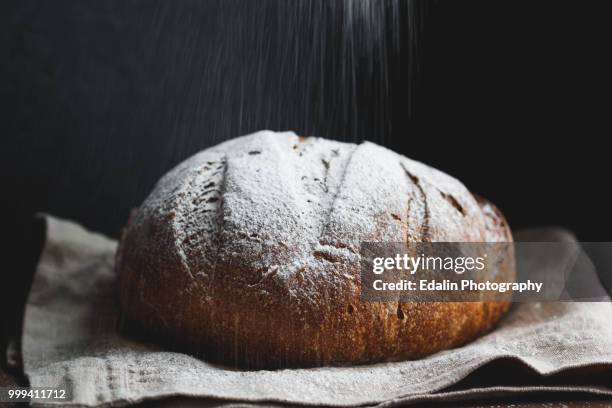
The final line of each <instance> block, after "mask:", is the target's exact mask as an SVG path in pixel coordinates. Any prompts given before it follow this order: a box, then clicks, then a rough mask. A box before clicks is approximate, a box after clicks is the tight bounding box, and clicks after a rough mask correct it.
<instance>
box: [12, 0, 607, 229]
mask: <svg viewBox="0 0 612 408" xmlns="http://www.w3.org/2000/svg"><path fill="white" fill-rule="evenodd" d="M604 3H605V2H602V3H601V9H597V7H596V4H595V3H591V2H589V3H579V2H559V1H524V2H522V1H516V0H514V1H489V0H484V1H455V0H448V1H438V2H434V1H430V2H425V1H423V2H412V3H410V2H408V1H406V2H395V1H393V0H387V1H371V0H370V1H368V0H362V1H353V2H351V1H350V0H346V1H326V0H320V1H285V0H278V1H273V0H258V1H251V0H215V1H202V2H197V1H176V2H175V1H165V2H163V1H160V2H154V1H133V0H128V1H81V0H73V1H54V2H46V1H32V0H25V1H15V2H12V1H9V2H3V3H2V6H1V7H2V9H3V10H2V17H1V18H2V19H3V21H2V28H1V30H2V31H3V32H2V39H1V40H0V41H2V47H3V50H2V54H1V56H0V58H1V62H2V66H1V70H2V72H1V74H2V75H1V76H0V78H2V79H1V80H2V113H3V119H2V121H1V122H2V124H1V125H0V126H1V129H2V135H1V138H2V149H1V154H2V169H1V170H2V171H1V176H0V177H2V179H1V180H0V181H1V183H2V191H3V194H2V195H3V200H2V201H3V206H5V208H6V209H5V211H4V217H5V218H6V223H5V226H6V228H7V229H5V233H8V234H11V233H12V232H11V231H17V230H19V229H20V228H22V226H23V225H24V224H25V223H27V222H28V220H29V219H30V217H31V215H32V214H33V213H34V212H35V211H45V212H50V213H52V214H56V215H58V216H62V217H67V218H70V219H75V220H78V221H80V222H82V223H84V224H85V225H86V226H87V227H90V228H93V229H95V230H100V231H103V232H105V233H107V234H109V235H112V236H117V235H118V233H119V230H120V228H121V226H122V225H123V223H124V222H125V219H126V217H127V214H128V210H129V209H130V208H131V207H133V206H137V205H138V204H139V203H140V202H141V201H142V200H143V198H144V197H145V196H146V194H147V192H148V191H149V190H150V189H151V188H152V186H153V184H154V183H155V181H156V180H157V179H158V178H159V176H160V175H161V174H163V173H164V172H165V171H167V170H168V169H169V168H170V167H172V166H173V165H174V164H176V163H177V162H179V161H180V160H182V159H183V158H185V157H187V156H189V155H191V154H192V153H194V152H195V151H197V150H200V149H202V148H205V147H207V146H210V145H212V144H215V143H217V142H219V141H221V140H224V139H227V138H230V137H234V136H238V135H240V134H244V133H248V132H251V131H255V130H258V129H262V128H270V129H275V130H283V129H292V130H295V131H296V132H298V133H301V134H306V135H313V134H314V135H320V136H325V137H330V138H335V139H339V140H347V141H359V140H362V139H369V140H371V141H374V142H377V143H380V144H383V145H386V146H388V147H389V148H391V149H394V150H396V151H399V152H401V153H403V154H405V155H407V156H409V157H411V158H414V159H417V160H420V161H423V162H425V163H428V164H430V165H433V166H435V167H437V168H439V169H441V170H443V171H446V172H447V173H450V174H452V175H454V176H456V177H457V178H459V179H460V180H462V181H463V182H464V183H465V184H466V185H467V186H468V187H469V188H470V189H471V190H472V191H474V192H477V193H479V194H481V195H483V196H486V197H487V198H489V199H490V200H492V201H493V202H495V203H496V204H497V205H498V206H499V207H500V208H501V209H502V211H503V212H504V213H505V214H506V215H507V217H508V219H509V221H510V224H511V225H512V226H514V227H525V226H535V225H551V224H553V225H562V226H565V227H567V228H570V229H571V230H573V231H575V233H576V234H577V235H578V237H579V238H580V239H582V240H610V233H609V231H608V225H609V223H608V217H607V216H606V215H605V214H606V211H607V209H608V207H609V199H607V198H606V197H607V196H609V195H608V194H607V190H608V188H609V182H608V180H607V179H608V177H609V175H610V171H609V169H610V163H609V161H610V159H609V153H608V149H609V148H608V147H607V146H606V144H605V143H604V142H605V141H606V139H607V138H609V136H610V135H611V134H612V133H611V132H610V131H611V129H610V125H609V120H608V117H609V114H610V103H609V99H610V93H609V88H608V87H607V78H608V75H609V72H610V71H609V68H610V67H609V63H607V57H608V55H607V54H609V51H610V50H609V48H610V47H609V40H610V37H609V35H608V32H607V31H608V29H607V21H605V16H606V15H607V14H606V13H604V10H603V6H604V5H605V4H604Z"/></svg>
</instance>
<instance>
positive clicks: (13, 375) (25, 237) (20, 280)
mask: <svg viewBox="0 0 612 408" xmlns="http://www.w3.org/2000/svg"><path fill="white" fill-rule="evenodd" d="M12 235H13V238H14V239H13V240H12V242H11V243H10V247H9V248H8V251H7V254H8V265H7V266H8V268H7V269H8V270H9V271H11V272H12V273H10V274H8V276H6V277H5V280H6V281H7V282H6V283H7V284H5V285H2V286H1V287H0V302H1V303H0V307H1V309H0V310H2V314H3V319H2V320H1V326H0V349H1V350H2V351H3V353H2V357H1V358H0V387H10V386H26V385H27V379H26V378H25V377H24V376H23V374H22V372H21V370H20V368H19V361H18V360H19V357H18V355H17V356H14V358H13V359H16V360H17V367H11V366H9V364H8V361H7V353H6V350H7V346H8V344H9V342H11V341H13V342H14V344H19V333H20V332H21V324H22V316H23V308H24V305H25V300H26V297H27V293H28V290H29V287H30V284H31V281H32V276H33V274H34V270H35V266H36V264H37V262H38V257H39V255H40V252H41V250H42V245H43V237H44V224H43V223H42V221H40V220H38V221H32V222H31V223H29V224H27V225H22V226H20V229H19V230H18V231H15V232H14V233H13V234H12ZM514 369H516V367H514V368H513V367H511V366H509V367H507V369H504V370H503V372H504V373H505V374H506V377H507V378H517V377H516V376H517V375H521V376H522V377H525V376H524V375H523V374H521V373H517V372H513V370H514ZM492 370H493V369H492ZM495 370H497V371H491V372H487V370H486V367H485V369H484V370H479V371H484V372H483V373H482V375H484V376H487V377H491V378H492V377H496V376H498V374H499V371H500V370H499V367H497V368H495ZM606 375H607V373H606ZM527 377H529V376H527ZM579 378H580V377H576V378H574V379H572V378H571V376H570V378H569V381H574V380H579ZM533 379H534V378H525V380H529V381H532V380H533ZM553 379H554V378H553ZM497 380H498V381H503V378H501V379H500V378H498V379H497ZM464 381H465V382H466V384H467V385H469V382H470V381H472V382H476V383H478V381H480V380H478V379H474V378H467V379H466V380H464ZM610 383H612V373H610V378H609V381H608V382H607V384H610ZM0 405H1V406H10V404H8V403H5V404H2V403H0ZM13 405H15V404H13ZM15 406H17V405H15ZM21 406H23V405H21ZM139 406H141V407H147V406H153V405H152V403H145V404H140V405H139ZM177 406H180V403H177ZM415 406H435V407H466V408H467V407H469V408H494V407H500V408H501V407H515V408H535V407H538V408H574V407H593V408H595V407H598V408H599V407H609V408H612V398H605V399H601V398H596V397H594V396H591V395H584V394H583V395H580V394H567V393H566V394H558V395H552V394H550V393H547V394H542V395H536V394H528V395H521V396H516V397H512V398H504V399H503V400H486V401H483V400H481V401H467V402H453V403H451V404H449V403H433V404H432V403H427V404H420V405H415Z"/></svg>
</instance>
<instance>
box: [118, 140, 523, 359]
mask: <svg viewBox="0 0 612 408" xmlns="http://www.w3.org/2000/svg"><path fill="white" fill-rule="evenodd" d="M291 140H293V139H291ZM255 141H256V142H258V143H261V144H262V145H263V148H262V149H260V150H262V151H263V150H265V149H266V148H268V145H266V143H267V142H266V141H264V142H262V141H260V140H259V139H256V140H255ZM248 142H249V143H251V142H252V140H249V141H248ZM230 143H233V142H230ZM309 143H315V144H316V143H323V142H322V141H316V140H315V141H313V142H309V141H308V139H306V141H303V140H302V141H301V143H300V146H298V147H293V149H302V148H303V147H302V145H306V146H308V144H309ZM347 146H348V145H347ZM230 148H231V149H236V146H235V143H234V145H230ZM342 148H343V147H339V149H342ZM346 148H347V149H349V147H346ZM368 148H369V149H370V148H371V149H374V148H372V147H368ZM249 149H251V150H248V152H249V153H248V154H251V153H252V152H253V150H252V148H251V147H249ZM375 149H381V148H378V147H376V148H375ZM354 150H356V148H353V151H351V152H350V155H347V159H346V161H345V163H344V165H345V169H344V173H342V177H340V176H338V183H337V185H336V186H334V185H333V180H331V181H329V183H330V184H329V186H326V187H328V188H327V190H328V191H325V192H324V193H321V194H322V195H323V194H328V193H329V194H331V192H330V190H333V189H335V194H334V196H333V197H332V198H333V200H332V205H331V207H330V209H329V214H327V213H326V216H327V217H328V218H326V219H325V222H324V224H322V225H323V226H324V227H325V228H328V229H329V231H330V232H328V233H326V232H325V231H326V230H325V228H323V229H319V230H317V231H318V232H317V233H316V234H317V236H318V237H319V238H320V240H319V242H318V243H317V245H319V246H320V247H321V248H322V249H321V250H314V251H310V253H309V256H312V260H311V261H304V262H303V263H298V264H297V265H294V264H295V262H294V263H292V264H290V265H293V266H295V269H293V270H292V271H291V273H282V272H281V271H277V270H276V269H274V268H272V266H273V265H272V264H274V265H276V264H278V265H289V264H287V263H285V264H283V262H284V259H285V258H283V257H284V256H287V257H293V258H291V259H294V258H295V259H302V258H301V257H299V256H298V255H301V254H302V252H304V251H305V249H304V247H303V246H300V245H301V243H300V242H293V241H290V237H289V238H287V237H285V238H286V239H285V238H284V239H283V240H277V241H275V240H273V239H270V238H267V239H265V240H264V238H262V237H265V233H266V228H268V229H270V228H271V227H267V226H266V225H267V224H261V225H263V226H261V225H260V226H259V229H258V230H257V234H255V233H253V232H252V231H251V232H249V231H248V230H246V229H245V228H246V227H244V226H242V225H239V224H237V223H235V222H234V221H235V217H237V215H236V214H237V213H238V214H239V213H240V211H249V210H250V208H247V209H246V210H245V209H242V208H239V205H238V204H235V205H236V207H234V204H232V202H231V199H232V197H233V196H231V194H234V190H232V188H233V187H232V185H230V184H229V183H230V181H231V180H230V179H231V177H232V175H231V174H230V175H227V174H224V175H223V176H222V177H221V176H219V177H221V178H220V179H219V180H221V179H223V180H224V181H223V183H224V186H223V188H220V189H219V190H218V192H217V193H215V194H217V195H214V196H213V198H214V197H217V198H219V200H220V201H221V202H222V204H220V207H219V208H216V207H215V208H214V209H213V210H211V211H212V212H214V213H215V214H213V215H212V216H210V217H211V218H210V220H213V221H214V220H217V222H212V221H210V222H209V221H206V222H203V221H202V222H201V224H202V225H203V226H206V228H204V227H202V229H201V230H197V229H196V230H194V231H195V232H194V233H193V234H191V233H190V234H186V236H185V237H182V236H181V237H179V236H178V235H179V234H180V233H181V231H180V228H178V229H179V231H178V232H177V225H179V227H180V226H181V225H188V224H181V223H180V222H179V221H181V220H182V218H181V217H185V216H186V215H185V214H187V215H190V214H191V213H192V212H194V211H196V210H194V209H193V208H191V207H185V206H180V205H179V206H177V205H175V204H176V202H177V200H178V201H179V202H183V201H185V200H186V199H187V198H188V199H189V201H190V202H191V201H192V197H191V196H189V193H186V192H189V191H192V190H194V189H196V190H198V189H201V188H203V187H199V186H209V185H211V184H214V183H212V182H210V181H209V180H216V179H215V177H217V175H215V174H216V173H210V174H209V173H206V172H207V171H210V172H213V171H217V172H219V173H222V169H225V172H228V171H231V170H233V169H234V168H235V167H238V165H239V163H237V164H236V165H235V167H230V166H231V165H233V163H234V162H231V160H232V158H231V157H230V158H228V156H227V154H225V153H223V151H222V149H221V150H219V151H220V152H221V153H223V154H220V157H222V158H221V159H220V160H219V162H220V163H223V164H222V165H219V166H217V164H216V163H217V162H216V161H215V160H213V159H211V157H216V156H215V154H217V153H216V152H212V153H210V154H209V153H206V154H208V156H206V160H204V161H203V162H202V163H204V164H203V165H202V166H203V167H201V168H200V167H197V165H195V164H194V163H188V164H187V165H186V166H184V167H183V168H178V169H176V170H175V171H174V173H173V174H171V175H169V176H166V177H167V179H172V180H183V179H185V178H189V176H187V175H186V174H187V172H188V170H187V169H188V168H198V174H200V175H202V174H204V177H201V180H199V181H198V180H197V179H195V178H193V179H190V180H192V181H189V182H185V183H183V185H182V186H181V187H184V189H183V190H181V188H179V187H176V188H174V187H173V188H167V186H165V184H168V180H166V181H165V182H164V181H162V182H161V183H160V184H161V185H162V186H161V187H160V186H158V188H157V189H156V191H154V192H153V193H152V195H151V196H150V197H149V198H148V199H147V201H145V203H144V204H143V207H142V208H141V210H140V211H139V212H138V213H137V214H135V215H134V216H133V217H132V221H131V222H130V223H129V225H128V226H127V228H126V230H125V232H124V234H123V237H122V239H121V242H120V246H119V250H118V252H117V262H116V269H117V272H118V274H119V288H120V300H121V306H122V310H123V312H124V314H125V316H126V318H127V319H128V320H129V321H132V322H135V323H136V324H138V325H139V326H141V327H143V328H144V329H145V330H146V331H148V332H150V333H154V334H155V335H156V336H158V337H159V338H163V339H165V340H166V341H167V342H170V343H172V344H176V345H178V347H179V348H189V349H190V350H196V351H198V352H200V353H201V354H203V355H204V356H205V357H206V358H208V359H211V360H214V361H220V362H224V363H227V364H232V365H239V366H246V367H253V368H279V367H309V366H318V365H348V364H362V363H370V362H380V361H392V360H401V359H415V358H420V357H423V356H426V355H428V354H431V353H435V352H437V351H440V350H444V349H448V348H453V347H457V346H460V345H463V344H465V343H467V342H469V341H471V340H473V339H475V338H476V337H478V336H480V335H482V334H483V333H485V332H487V331H488V330H490V329H491V328H492V327H493V326H494V325H495V323H496V322H497V321H498V320H499V319H500V318H501V316H502V315H503V314H504V313H505V311H506V310H507V309H508V307H509V304H508V303H502V302H498V303H495V302H471V303H468V302H463V303H451V302H429V303H416V302H402V303H398V302H362V301H361V300H360V288H359V275H360V271H359V262H355V261H354V260H355V256H356V253H355V249H354V248H353V247H352V246H351V245H352V244H351V242H353V241H354V240H357V241H359V240H366V239H368V238H371V237H372V235H369V236H368V235H367V234H365V233H364V232H362V231H366V230H367V229H366V227H368V226H364V227H363V230H358V232H359V234H360V235H359V236H357V237H351V238H354V240H352V239H349V238H343V236H342V235H337V232H338V231H343V228H344V227H345V226H346V225H345V224H343V222H344V223H349V222H350V221H342V220H344V219H345V218H342V216H343V215H344V214H336V213H339V212H348V211H351V209H349V207H342V206H341V204H342V203H338V202H337V201H338V200H340V199H339V198H338V197H336V196H339V197H341V198H342V197H344V196H346V194H344V193H343V192H342V189H343V188H349V187H350V188H354V187H351V185H350V183H351V180H350V179H348V178H349V177H348V176H347V174H346V173H355V174H357V175H359V169H352V168H351V167H350V166H351V165H352V162H351V160H353V161H355V157H360V156H358V154H359V152H357V153H355V151H354ZM376 151H378V150H376ZM213 153H214V154H213ZM277 153H278V152H275V154H277ZM260 154H263V153H261V152H260V151H259V150H258V151H257V155H260ZM287 154H289V153H287ZM291 154H293V153H291ZM334 154H336V153H334ZM381 154H391V153H387V152H381ZM339 155H340V157H342V152H340V153H339ZM367 156H368V155H364V157H367ZM245 157H246V156H245ZM389 157H395V156H389ZM243 159H244V157H243V156H240V160H243ZM246 159H249V158H248V157H246ZM228 161H229V162H230V164H229V165H228ZM323 161H325V160H323ZM383 161H384V160H383ZM399 161H400V163H402V166H398V167H397V171H396V173H397V177H398V179H399V178H400V177H404V179H405V180H406V181H405V182H406V187H405V188H406V189H407V190H406V191H409V192H410V193H409V194H412V196H411V197H413V198H414V199H411V198H410V197H408V198H406V199H402V200H400V201H401V202H402V203H404V202H405V203H406V204H405V207H402V208H399V209H398V208H395V207H394V205H395V204H392V203H389V209H388V210H389V213H392V216H391V217H388V219H389V220H387V218H385V220H384V221H380V220H379V219H376V221H372V222H375V225H376V231H378V232H375V233H374V234H382V232H381V231H383V230H384V234H394V233H396V234H397V236H398V237H399V236H401V237H403V239H404V240H411V241H412V240H417V239H419V238H420V239H422V240H444V239H448V240H464V241H511V240H512V237H511V235H510V230H509V228H508V226H507V223H506V222H505V220H504V219H503V216H502V215H501V213H499V211H498V210H496V209H495V207H493V206H492V205H491V204H489V203H487V202H485V201H484V200H481V199H478V201H476V200H475V199H474V198H473V197H472V196H471V194H469V193H468V192H467V190H465V192H464V190H462V188H463V187H462V186H460V184H459V183H458V182H456V181H455V180H451V179H450V178H448V179H446V178H442V182H440V181H439V179H438V178H440V177H443V176H442V175H440V174H439V173H437V172H436V173H431V174H430V173H428V172H429V171H430V170H429V169H425V168H424V167H423V168H422V169H421V167H419V166H422V165H420V164H414V163H413V162H408V159H406V158H402V157H399ZM208 163H210V164H208ZM384 165H385V166H386V164H384ZM324 167H325V168H324V169H323V170H325V171H330V167H331V170H333V164H332V165H331V166H330V164H329V163H327V164H325V166H324ZM228 168H230V170H227V169H228ZM394 169H395V168H394ZM394 171H395V170H394ZM417 173H418V174H417ZM330 174H331V173H330ZM339 174H340V173H339ZM389 174H390V175H391V176H395V175H396V174H395V173H391V172H390V173H389ZM326 175H327V173H326ZM406 175H408V176H409V178H406ZM349 176H350V174H349ZM331 177H332V176H330V179H331ZM428 177H429V178H428ZM437 177H438V178H437ZM444 177H448V176H445V175H444ZM225 179H227V180H225ZM198 183H200V184H198ZM445 183H446V184H448V185H449V187H448V189H446V186H445ZM454 183H457V185H455V184H454ZM170 184H172V183H170ZM458 186H460V187H458ZM239 187H240V189H238V188H236V191H238V190H240V191H243V190H244V189H245V188H244V186H239ZM247 187H248V186H247ZM393 188H397V187H394V186H393ZM436 189H437V190H436ZM207 191H208V190H207ZM438 191H439V193H438ZM434 192H435V194H434ZM451 193H452V194H454V195H451ZM181 194H183V195H181ZM185 194H187V196H189V197H187V198H186V196H185ZM253 194H254V193H253ZM292 194H294V195H295V193H292ZM169 197H170V198H169ZM206 197H208V196H206ZM206 197H205V198H206ZM240 198H241V200H242V201H241V202H243V201H244V200H245V198H244V197H240ZM247 198H248V197H247ZM255 198H257V197H256V196H255ZM289 198H290V199H292V200H293V199H294V198H295V197H293V196H291V197H289ZM436 200H437V201H436ZM206 201H207V202H211V203H217V199H211V198H207V199H206ZM252 201H254V202H256V199H253V200H252ZM198 202H199V201H198ZM398 202H399V201H398ZM417 203H421V204H420V205H422V208H421V211H417V210H418V208H417V209H415V207H414V206H416V205H417ZM445 203H446V204H445ZM375 204H376V203H375ZM252 205H253V206H255V205H256V204H252ZM266 205H271V204H267V203H266ZM397 205H400V204H397ZM401 205H404V204H401ZM411 205H412V207H411ZM445 205H446V206H445ZM332 207H333V208H332ZM372 207H373V208H378V207H376V205H373V206H372ZM198 208H199V207H198ZM423 209H424V210H423ZM400 210H402V211H403V213H400ZM355 211H362V212H363V211H366V210H365V209H361V210H359V209H357V210H355ZM377 211H378V210H377ZM396 213H397V214H396ZM202 214H204V213H202ZM206 214H208V213H206ZM444 214H448V215H444ZM202 216H204V215H202ZM207 216H208V215H207ZM335 216H337V218H334V217H335ZM215 217H217V218H215ZM233 217H234V218H233ZM280 217H286V220H285V219H282V221H284V222H287V223H290V222H292V220H293V218H291V217H289V216H286V215H284V214H283V215H281V216H280ZM312 217H316V214H315V215H313V216H312ZM441 218H445V219H441ZM186 219H188V220H191V221H190V222H193V219H192V218H186ZM239 219H242V218H239ZM347 219H348V218H347ZM351 219H352V218H351ZM417 219H418V220H417ZM337 220H340V221H337ZM398 220H399V223H398ZM417 221H418V222H417ZM181 222H182V221H181ZM261 222H262V223H263V221H261ZM453 223H454V224H453ZM461 223H464V224H465V225H466V228H465V229H464V230H462V229H460V228H459V229H457V231H458V232H453V231H454V230H453V229H452V228H454V227H452V226H447V225H458V226H461V225H462V224H461ZM398 224H399V225H400V227H399V228H398V227H397V225H398ZM198 225H199V224H198ZM209 225H211V226H212V227H208V226H209ZM297 225H298V226H297V227H296V228H299V227H300V225H302V224H297ZM330 225H333V227H334V228H333V229H331V228H330V227H329V226H330ZM424 227H426V228H424ZM278 228H280V227H278ZM353 228H355V227H353ZM396 230H397V231H396ZM198 231H199V232H198ZM305 231H306V229H305ZM321 231H323V232H321ZM273 232H275V233H276V231H273ZM305 233H306V232H305ZM198 234H199V235H198ZM334 234H336V235H334ZM419 234H420V235H419ZM453 234H454V235H453ZM202 236H205V237H206V239H202ZM383 236H386V235H383ZM395 240H397V239H395ZM291 242H293V244H291ZM253 248H255V249H253ZM258 251H259V252H258ZM334 251H335V252H334ZM260 253H261V254H265V256H266V259H267V261H266V262H267V263H268V265H264V266H267V267H269V268H268V269H265V270H262V266H261V264H260V263H258V262H259V261H260V259H261V257H262V256H264V255H261V256H260V255H259V254H260ZM270 259H272V260H273V261H270ZM308 259H311V258H308ZM322 265H323V266H322ZM513 276H514V265H513V263H512V262H511V261H509V262H508V263H506V264H504V265H501V266H500V268H499V270H498V271H497V274H496V275H495V277H494V279H495V280H499V281H503V280H511V279H512V278H513Z"/></svg>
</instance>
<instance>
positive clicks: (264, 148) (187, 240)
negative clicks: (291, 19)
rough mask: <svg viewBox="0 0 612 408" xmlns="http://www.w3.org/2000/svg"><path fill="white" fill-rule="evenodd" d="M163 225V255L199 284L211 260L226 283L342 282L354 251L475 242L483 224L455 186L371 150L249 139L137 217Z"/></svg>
mask: <svg viewBox="0 0 612 408" xmlns="http://www.w3.org/2000/svg"><path fill="white" fill-rule="evenodd" d="M142 209H143V211H144V212H145V213H146V214H147V215H146V216H148V217H155V218H157V219H158V220H160V221H161V222H162V223H166V224H168V219H169V221H170V222H169V225H170V231H171V235H172V240H173V242H174V246H175V251H176V253H177V254H178V255H179V257H180V259H181V260H182V262H183V263H184V264H185V267H186V269H187V270H188V271H189V273H190V274H191V275H192V277H194V279H196V278H197V280H199V281H200V283H202V282H203V281H205V280H206V279H209V278H210V275H211V273H213V272H214V268H215V267H214V266H215V264H216V263H217V262H219V260H223V261H224V262H225V263H228V262H229V263H230V264H231V262H232V259H240V261H241V262H248V269H249V270H251V271H252V274H247V276H239V277H235V278H236V279H237V280H239V281H242V282H243V283H244V284H245V285H248V286H250V287H255V286H257V285H258V283H260V282H261V281H262V280H266V279H277V280H281V281H282V282H290V281H291V278H292V277H293V276H294V275H295V274H296V273H302V272H304V271H306V272H307V273H308V274H309V275H310V276H311V277H314V276H317V275H319V274H326V279H328V280H329V281H330V282H331V281H334V280H338V281H347V280H351V276H348V277H347V276H346V275H347V274H346V271H347V270H349V269H350V268H348V269H347V268H342V267H338V265H340V266H341V265H348V264H350V265H355V263H356V262H359V255H358V254H359V245H360V243H361V242H362V241H379V242H381V241H388V242H401V241H418V240H430V241H465V240H470V241H482V240H484V238H485V237H486V236H485V233H486V226H485V218H484V215H483V213H482V211H481V210H480V207H479V205H478V203H477V202H476V200H475V199H474V198H473V196H472V195H471V194H470V193H469V191H468V190H467V189H466V188H465V187H464V186H463V185H462V184H461V183H460V182H459V181H457V180H456V179H454V178H452V177H450V176H448V175H446V174H444V173H442V172H440V171H437V170H435V169H432V168H430V167H428V166H426V165H424V164H422V163H419V162H416V161H413V160H410V159H408V158H406V157H404V156H401V155H398V154H396V153H394V152H392V151H390V150H388V149H385V148H383V147H381V146H377V145H375V144H373V143H368V142H365V143H362V144H359V145H355V144H350V143H341V142H336V141H331V140H326V139H322V138H314V137H309V138H300V137H298V136H297V135H295V134H294V133H292V132H283V133H274V132H270V131H261V132H257V133H255V134H252V135H248V136H243V137H240V138H237V139H233V140H230V141H228V142H225V143H222V144H220V145H218V146H215V147H213V148H210V149H208V150H205V151H203V152H201V153H199V154H197V155H195V156H193V157H192V158H190V159H188V160H186V161H185V162H183V163H182V164H180V165H179V166H177V168H175V169H174V170H172V171H171V172H170V173H169V174H168V175H166V176H165V177H164V178H163V179H162V180H160V182H159V184H158V186H157V187H156V189H155V191H154V192H153V193H152V194H151V196H150V197H149V198H148V199H147V200H146V201H145V203H144V204H143V207H142Z"/></svg>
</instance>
